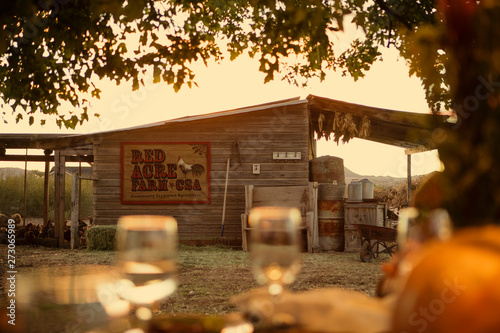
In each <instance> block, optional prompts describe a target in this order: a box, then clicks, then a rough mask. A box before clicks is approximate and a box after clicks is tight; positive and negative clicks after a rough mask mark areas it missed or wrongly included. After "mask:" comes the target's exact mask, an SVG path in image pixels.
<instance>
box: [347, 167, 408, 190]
mask: <svg viewBox="0 0 500 333" xmlns="http://www.w3.org/2000/svg"><path fill="white" fill-rule="evenodd" d="M344 170H345V183H346V184H349V183H350V182H351V181H352V180H353V179H357V180H361V179H365V178H366V179H368V180H370V181H371V182H372V183H373V184H374V185H375V186H384V187H389V186H397V185H400V184H401V183H405V182H406V178H405V177H404V178H397V177H390V176H363V175H360V174H357V173H355V172H352V171H351V170H349V169H348V168H344Z"/></svg>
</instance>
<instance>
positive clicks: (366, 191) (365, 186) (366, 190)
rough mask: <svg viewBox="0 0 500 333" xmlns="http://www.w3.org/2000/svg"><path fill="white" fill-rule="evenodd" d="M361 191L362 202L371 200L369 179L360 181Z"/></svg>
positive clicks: (371, 193) (371, 191) (371, 192)
mask: <svg viewBox="0 0 500 333" xmlns="http://www.w3.org/2000/svg"><path fill="white" fill-rule="evenodd" d="M360 183H361V191H362V194H363V201H366V200H373V192H374V190H373V183H372V182H371V181H370V180H369V179H366V178H365V179H361V180H360Z"/></svg>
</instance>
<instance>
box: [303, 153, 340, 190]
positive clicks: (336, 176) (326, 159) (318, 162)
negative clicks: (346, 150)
mask: <svg viewBox="0 0 500 333" xmlns="http://www.w3.org/2000/svg"><path fill="white" fill-rule="evenodd" d="M309 180H310V181H311V182H317V183H331V184H333V183H337V184H345V172H344V160H343V159H341V158H340V157H335V156H321V157H317V158H313V159H312V160H310V161H309Z"/></svg>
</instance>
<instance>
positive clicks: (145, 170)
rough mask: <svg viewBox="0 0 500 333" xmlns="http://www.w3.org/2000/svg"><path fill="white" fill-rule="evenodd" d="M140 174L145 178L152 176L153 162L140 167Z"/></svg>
mask: <svg viewBox="0 0 500 333" xmlns="http://www.w3.org/2000/svg"><path fill="white" fill-rule="evenodd" d="M142 175H143V176H144V178H146V179H149V178H151V177H153V164H145V165H144V166H143V167H142Z"/></svg>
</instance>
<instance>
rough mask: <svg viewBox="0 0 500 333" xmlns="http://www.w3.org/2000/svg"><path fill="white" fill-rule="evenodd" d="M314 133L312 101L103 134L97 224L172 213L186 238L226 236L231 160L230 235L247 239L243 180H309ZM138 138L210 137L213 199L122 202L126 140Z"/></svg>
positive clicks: (97, 150) (97, 158)
mask: <svg viewBox="0 0 500 333" xmlns="http://www.w3.org/2000/svg"><path fill="white" fill-rule="evenodd" d="M308 137H309V122H308V110H307V104H306V103H292V105H285V106H279V107H277V106H269V107H267V108H265V109H262V110H257V111H252V112H246V113H239V114H233V115H220V116H217V117H211V118H206V119H203V118H202V119H197V120H192V121H184V122H171V123H168V124H163V125H161V126H155V127H149V128H143V129H134V130H127V131H119V132H112V133H108V134H104V135H102V137H101V138H100V140H98V141H97V142H96V144H95V146H94V165H93V170H94V176H95V177H97V178H98V180H97V181H95V182H94V216H95V222H96V223H97V224H115V223H116V222H117V219H118V217H119V216H121V215H131V214H163V215H172V216H174V217H175V218H176V219H177V220H178V224H179V235H180V236H181V237H192V238H197V237H200V238H202V237H217V236H220V233H221V221H222V207H223V199H224V185H225V178H226V167H227V159H228V158H231V166H230V171H229V182H228V189H227V203H226V218H225V229H224V236H226V237H229V238H241V222H240V221H241V220H240V215H241V214H242V213H244V210H245V194H244V185H250V184H253V185H267V186H269V185H276V186H279V185H307V184H308V182H309V158H308V157H309V149H308ZM131 141H133V142H140V141H144V142H148V141H156V142H185V141H204V142H210V203H209V204H168V205H151V204H149V205H138V204H130V205H124V204H121V201H120V143H121V142H131ZM238 150H239V152H238ZM292 151H293V152H301V154H302V156H301V157H302V159H301V160H300V161H291V162H284V161H283V162H276V161H273V155H272V153H273V152H292ZM253 164H260V167H261V173H260V174H259V175H254V174H253V173H252V165H253Z"/></svg>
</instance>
